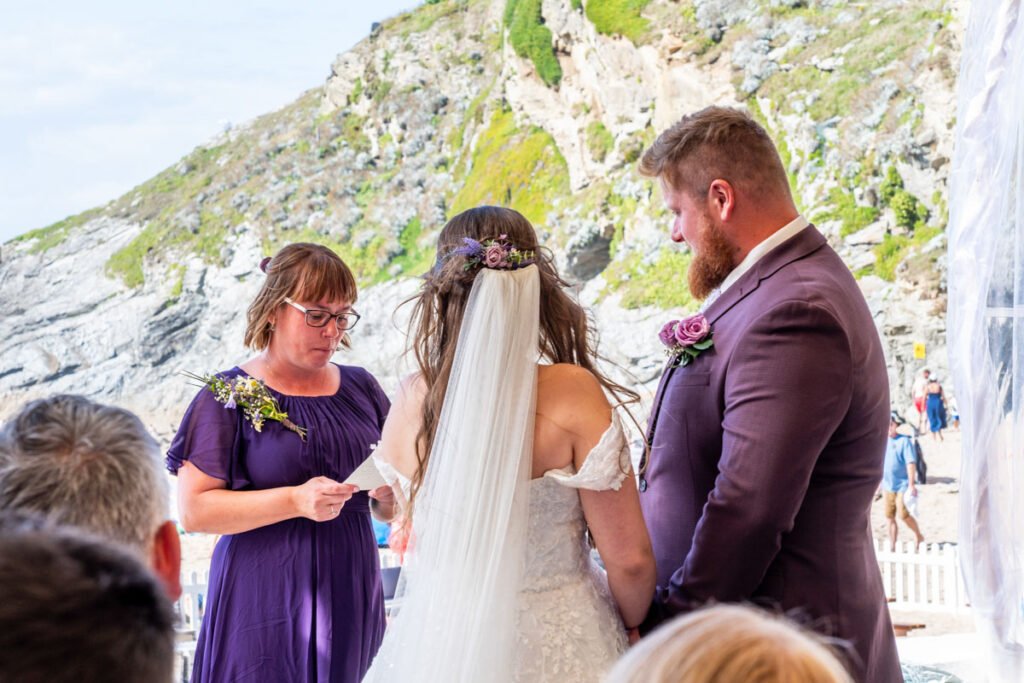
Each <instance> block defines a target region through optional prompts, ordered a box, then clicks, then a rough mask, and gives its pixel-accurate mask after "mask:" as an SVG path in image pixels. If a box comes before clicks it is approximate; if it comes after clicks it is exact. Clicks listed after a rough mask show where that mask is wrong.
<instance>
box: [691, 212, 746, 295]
mask: <svg viewBox="0 0 1024 683" xmlns="http://www.w3.org/2000/svg"><path fill="white" fill-rule="evenodd" d="M702 220H704V221H707V222H706V223H705V224H704V230H703V231H702V233H703V234H702V235H701V238H700V246H699V248H697V249H695V250H694V253H693V260H692V261H690V270H689V273H688V274H687V278H688V280H689V284H690V293H691V294H693V296H694V297H695V298H697V299H706V298H707V296H708V294H710V293H711V292H713V291H714V289H715V288H716V287H718V285H720V284H722V283H723V282H724V281H725V278H727V277H728V276H729V273H731V272H732V269H733V268H734V267H735V264H734V263H733V253H735V251H736V248H735V247H734V246H733V244H732V242H730V241H729V238H728V237H726V236H725V233H723V232H722V230H721V229H720V228H719V227H718V226H717V225H716V224H715V223H714V221H712V220H711V219H710V218H703V219H702Z"/></svg>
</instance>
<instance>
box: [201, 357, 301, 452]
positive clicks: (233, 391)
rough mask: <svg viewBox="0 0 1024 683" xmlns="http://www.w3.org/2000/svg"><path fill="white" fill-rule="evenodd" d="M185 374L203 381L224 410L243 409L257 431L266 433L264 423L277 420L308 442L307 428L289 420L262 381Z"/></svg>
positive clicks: (202, 384)
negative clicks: (222, 405)
mask: <svg viewBox="0 0 1024 683" xmlns="http://www.w3.org/2000/svg"><path fill="white" fill-rule="evenodd" d="M183 374H184V375H185V376H186V377H188V378H189V379H193V380H195V381H197V382H199V384H198V386H200V387H204V388H206V389H209V390H210V391H211V392H212V393H213V396H214V398H216V399H217V401H218V402H219V403H223V404H224V408H234V409H236V410H237V409H241V410H242V411H243V412H244V413H245V417H246V419H247V420H249V422H251V423H252V428H253V429H255V430H256V431H257V432H261V431H263V422H264V421H266V420H274V421H275V422H280V423H281V424H282V425H283V426H284V427H285V428H287V429H290V430H292V431H293V432H295V433H296V434H298V435H299V438H300V439H302V440H303V441H305V440H306V429H305V428H304V427H300V426H298V425H297V424H295V423H294V422H292V421H291V420H289V419H288V413H286V412H284V411H283V410H281V406H279V405H277V399H275V398H274V397H273V396H272V395H271V394H270V390H269V389H267V385H266V384H264V383H263V382H262V381H261V380H258V379H255V378H253V377H243V376H241V375H239V376H238V377H235V378H234V379H225V378H223V377H220V376H219V375H196V374H194V373H191V372H185V373H183Z"/></svg>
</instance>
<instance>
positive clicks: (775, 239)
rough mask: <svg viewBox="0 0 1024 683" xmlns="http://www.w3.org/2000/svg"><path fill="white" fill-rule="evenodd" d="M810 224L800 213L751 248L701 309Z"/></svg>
mask: <svg viewBox="0 0 1024 683" xmlns="http://www.w3.org/2000/svg"><path fill="white" fill-rule="evenodd" d="M808 225H810V223H809V222H808V221H807V219H806V218H804V217H803V216H800V215H798V216H797V217H796V218H794V219H793V220H791V221H790V222H789V223H786V225H784V226H783V227H782V228H780V229H778V230H776V231H775V232H773V233H772V234H771V235H769V236H768V238H767V239H765V240H764V241H763V242H761V243H760V244H758V245H757V246H756V247H754V248H753V249H751V250H750V252H749V253H748V254H747V257H746V258H745V259H743V261H741V262H740V264H739V265H738V266H736V267H735V268H733V270H732V272H731V273H729V276H728V277H726V278H725V280H723V281H722V284H720V285H719V286H718V287H717V288H715V289H714V291H712V292H711V294H709V295H708V298H707V299H705V300H704V303H703V304H701V307H700V310H702V311H704V310H707V307H708V306H710V305H711V304H713V303H714V302H715V300H716V299H718V297H720V296H722V294H724V293H725V291H726V290H728V289H729V288H730V287H732V286H733V284H734V283H735V282H736V281H737V280H739V279H740V278H741V277H743V275H744V274H745V273H746V272H747V271H748V270H750V269H751V268H753V267H754V266H755V265H756V264H757V262H758V261H760V260H761V259H762V258H764V255H765V254H767V253H768V252H769V251H771V250H772V249H774V248H775V247H777V246H779V245H780V244H782V243H783V242H785V241H786V240H788V239H789V238H790V237H793V236H795V235H796V234H797V233H799V232H800V231H801V230H803V229H804V228H806V227H807V226H808Z"/></svg>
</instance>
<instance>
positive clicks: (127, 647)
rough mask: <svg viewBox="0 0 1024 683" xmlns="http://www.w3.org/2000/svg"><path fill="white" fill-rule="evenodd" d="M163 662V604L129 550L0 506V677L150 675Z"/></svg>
mask: <svg viewBox="0 0 1024 683" xmlns="http://www.w3.org/2000/svg"><path fill="white" fill-rule="evenodd" d="M173 669H174V613H173V611H172V608H171V603H170V601H169V600H168V599H167V596H166V595H165V593H164V590H163V588H162V587H161V586H160V585H159V584H158V583H157V581H156V579H155V578H154V577H153V576H152V575H151V574H150V572H149V571H148V570H147V569H146V567H145V566H144V565H143V564H142V562H141V561H140V560H139V559H138V558H136V557H134V556H132V555H131V554H129V553H128V552H127V551H126V550H124V549H122V548H119V547H118V546H116V545H114V544H111V543H107V542H104V541H102V540H101V539H98V538H95V537H93V536H91V535H89V534H88V533H84V532H82V531H81V530H79V529H72V528H62V527H54V526H49V525H47V524H45V523H44V522H43V520H42V519H41V518H33V517H31V516H28V515H26V514H25V513H12V512H4V513H0V681H19V683H44V682H45V683H101V682H103V681H121V682H122V683H152V681H170V680H171V676H172V672H173Z"/></svg>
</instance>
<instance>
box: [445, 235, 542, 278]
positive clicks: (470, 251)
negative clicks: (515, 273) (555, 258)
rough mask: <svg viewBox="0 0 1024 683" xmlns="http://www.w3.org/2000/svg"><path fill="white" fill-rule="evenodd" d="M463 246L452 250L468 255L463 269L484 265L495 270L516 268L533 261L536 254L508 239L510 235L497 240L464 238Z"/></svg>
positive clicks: (461, 254) (454, 252) (455, 252)
mask: <svg viewBox="0 0 1024 683" xmlns="http://www.w3.org/2000/svg"><path fill="white" fill-rule="evenodd" d="M462 242H463V246H461V247H459V248H458V249H455V250H454V251H452V254H453V255H455V254H458V255H460V256H465V257H466V264H465V265H464V266H463V267H462V269H463V270H470V269H471V268H477V267H480V266H482V267H484V268H491V269H493V270H516V269H518V268H525V267H526V266H528V265H530V264H531V263H533V260H534V257H535V254H534V253H533V252H532V251H527V250H525V249H519V248H517V247H516V246H514V245H513V244H512V243H511V242H509V241H508V235H501V236H499V237H498V239H496V240H484V241H483V242H478V241H476V240H475V239H473V238H472V237H463V238H462Z"/></svg>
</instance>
